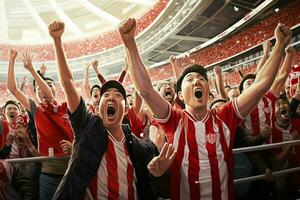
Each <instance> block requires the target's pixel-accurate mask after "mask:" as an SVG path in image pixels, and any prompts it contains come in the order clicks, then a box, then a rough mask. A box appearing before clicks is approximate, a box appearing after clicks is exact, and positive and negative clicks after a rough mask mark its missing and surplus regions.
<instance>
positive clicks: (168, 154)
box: [165, 144, 175, 159]
mask: <svg viewBox="0 0 300 200" xmlns="http://www.w3.org/2000/svg"><path fill="white" fill-rule="evenodd" d="M174 150H175V149H174V148H173V145H172V144H169V147H168V151H167V153H166V155H165V158H167V159H168V158H169V157H170V156H171V155H172V153H173V152H174Z"/></svg>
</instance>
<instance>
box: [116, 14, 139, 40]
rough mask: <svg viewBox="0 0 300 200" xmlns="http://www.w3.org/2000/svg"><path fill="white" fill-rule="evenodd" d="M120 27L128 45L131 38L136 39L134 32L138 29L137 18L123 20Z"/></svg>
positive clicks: (120, 31)
mask: <svg viewBox="0 0 300 200" xmlns="http://www.w3.org/2000/svg"><path fill="white" fill-rule="evenodd" d="M118 29H119V33H120V36H121V38H122V40H123V42H124V44H125V45H126V44H127V42H128V41H129V40H131V39H134V33H135V29H136V21H135V19H134V18H129V19H127V20H125V21H123V22H122V23H121V24H120V25H119V27H118Z"/></svg>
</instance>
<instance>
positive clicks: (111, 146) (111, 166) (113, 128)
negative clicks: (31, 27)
mask: <svg viewBox="0 0 300 200" xmlns="http://www.w3.org/2000/svg"><path fill="white" fill-rule="evenodd" d="M63 32H64V24H63V23H61V22H57V21H55V22H53V23H52V24H50V25H49V34H50V36H51V37H52V38H53V40H54V44H55V49H56V55H57V71H58V76H59V78H60V82H61V84H62V86H63V89H64V92H65V95H66V98H67V103H68V109H69V116H70V120H71V122H72V126H73V130H74V133H75V140H74V145H73V153H72V156H71V159H70V162H69V167H68V170H67V172H66V174H65V175H64V177H63V179H62V181H61V183H60V185H59V187H58V189H57V191H56V193H55V195H54V197H53V199H72V200H73V199H82V198H83V197H84V198H85V199H118V198H121V199H155V198H157V197H159V196H163V197H165V196H164V195H162V194H161V193H156V192H154V190H152V189H151V188H152V186H155V185H156V184H155V183H154V182H153V181H156V180H157V179H155V178H154V177H152V176H151V175H150V173H149V171H148V169H147V164H148V162H149V161H150V160H151V159H152V158H153V157H154V156H155V155H157V154H158V151H157V149H156V147H155V145H154V144H153V143H150V142H143V141H141V140H139V139H138V138H136V137H135V136H133V135H132V134H131V131H130V130H129V128H128V127H126V126H122V125H121V123H122V120H123V117H124V115H125V114H126V113H127V111H128V106H127V105H126V92H125V89H124V87H123V86H122V85H121V84H120V83H119V82H117V81H107V82H106V83H105V84H104V85H103V86H102V88H101V90H100V96H101V98H100V104H99V108H100V109H99V110H100V113H99V114H97V115H93V114H91V113H89V112H88V110H87V108H86V106H85V103H84V101H83V99H82V98H81V97H80V95H79V93H78V92H77V89H76V87H75V84H74V80H73V76H72V73H71V70H70V68H69V66H68V64H67V62H66V59H65V54H64V50H63V46H62V41H61V35H62V34H63ZM160 178H163V177H160ZM152 180H153V181H152ZM158 188H159V187H158Z"/></svg>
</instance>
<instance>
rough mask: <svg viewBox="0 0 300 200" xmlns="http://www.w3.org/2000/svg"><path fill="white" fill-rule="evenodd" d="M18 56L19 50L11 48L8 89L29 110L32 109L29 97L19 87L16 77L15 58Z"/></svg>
mask: <svg viewBox="0 0 300 200" xmlns="http://www.w3.org/2000/svg"><path fill="white" fill-rule="evenodd" d="M17 56H18V52H17V51H15V50H13V49H11V50H10V56H9V65H8V73H7V80H6V81H7V82H6V84H7V88H8V90H9V91H10V92H11V93H12V94H13V95H14V96H15V97H16V98H17V99H18V101H20V103H21V104H23V105H24V107H25V108H26V109H27V110H30V103H29V99H28V98H27V97H26V96H25V95H24V93H22V92H21V91H20V90H19V89H18V88H17V83H16V78H15V70H14V68H15V60H16V58H17Z"/></svg>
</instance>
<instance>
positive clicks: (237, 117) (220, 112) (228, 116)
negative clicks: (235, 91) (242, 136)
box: [215, 99, 243, 134]
mask: <svg viewBox="0 0 300 200" xmlns="http://www.w3.org/2000/svg"><path fill="white" fill-rule="evenodd" d="M215 112H216V114H217V116H218V117H219V118H220V119H221V120H222V121H223V122H224V123H225V124H226V126H227V127H228V128H229V130H230V133H231V134H232V133H235V129H236V127H237V126H238V125H239V123H241V121H242V119H243V118H242V117H241V114H240V112H239V110H238V107H237V104H236V99H234V100H233V101H229V102H227V103H226V104H224V105H222V106H221V107H219V108H218V109H217V110H216V111H215Z"/></svg>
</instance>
